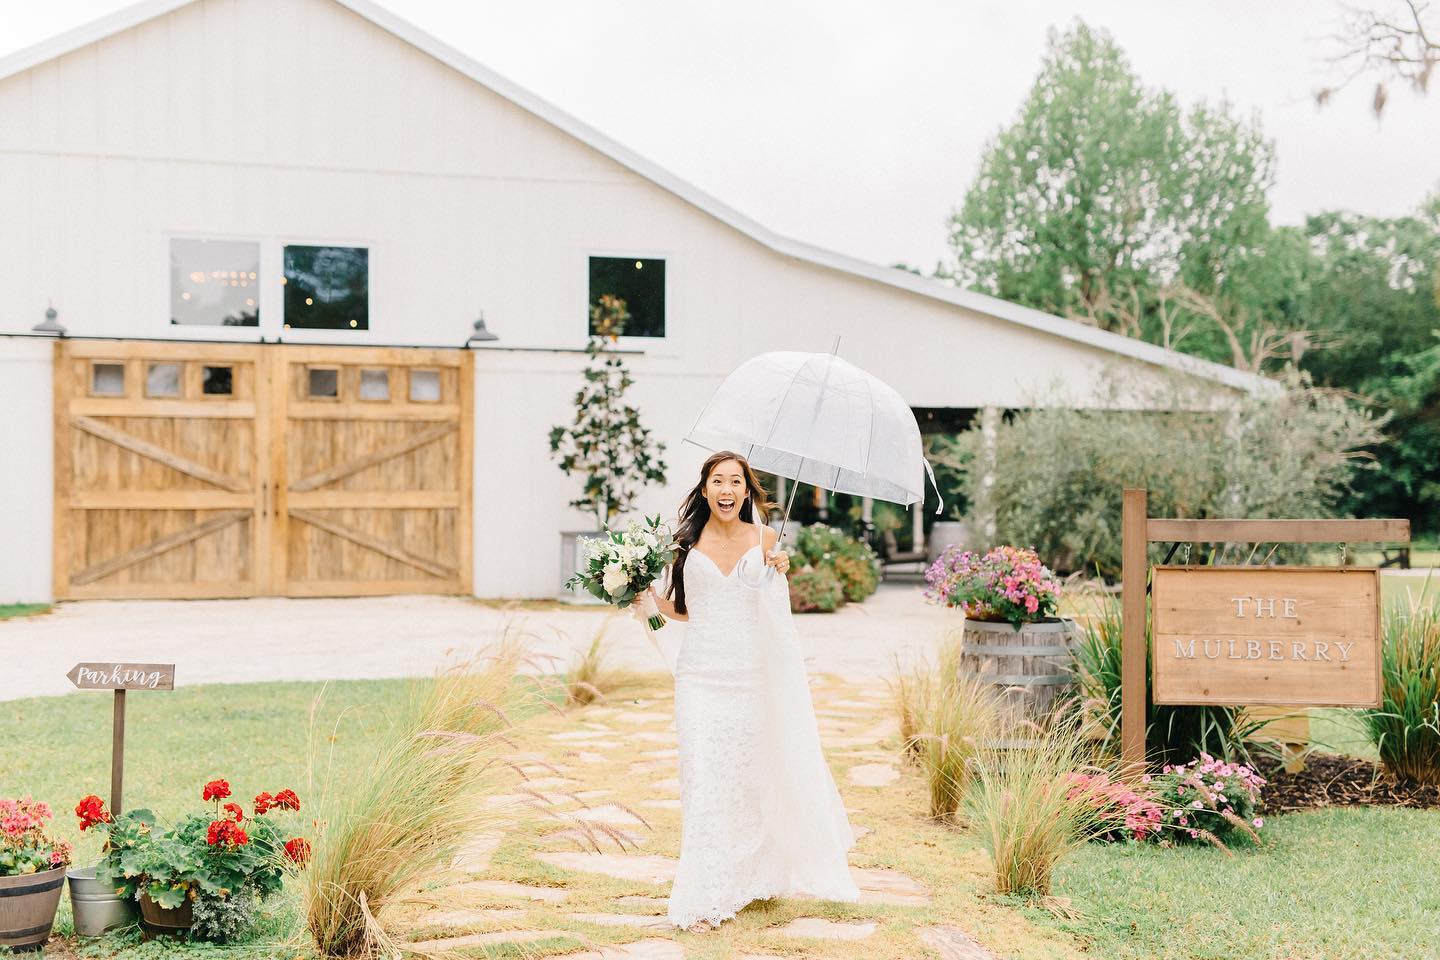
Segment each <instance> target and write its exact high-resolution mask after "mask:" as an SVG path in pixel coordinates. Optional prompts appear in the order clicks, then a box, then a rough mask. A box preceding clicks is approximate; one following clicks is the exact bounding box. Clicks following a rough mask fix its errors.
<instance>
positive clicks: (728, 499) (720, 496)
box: [705, 460, 749, 520]
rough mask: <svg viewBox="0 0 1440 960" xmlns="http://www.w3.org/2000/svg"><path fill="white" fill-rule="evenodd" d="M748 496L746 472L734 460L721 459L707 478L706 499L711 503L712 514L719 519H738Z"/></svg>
mask: <svg viewBox="0 0 1440 960" xmlns="http://www.w3.org/2000/svg"><path fill="white" fill-rule="evenodd" d="M748 496H749V491H747V490H746V489H745V473H744V471H742V470H741V469H740V464H738V463H736V462H735V461H734V460H721V461H720V462H719V463H717V464H715V467H714V469H712V470H711V471H710V476H708V477H706V478H705V501H706V502H707V503H708V504H709V505H710V513H711V515H712V516H714V517H716V518H717V519H720V520H734V519H737V518H738V517H739V516H740V508H741V507H743V506H744V505H745V499H746V497H748Z"/></svg>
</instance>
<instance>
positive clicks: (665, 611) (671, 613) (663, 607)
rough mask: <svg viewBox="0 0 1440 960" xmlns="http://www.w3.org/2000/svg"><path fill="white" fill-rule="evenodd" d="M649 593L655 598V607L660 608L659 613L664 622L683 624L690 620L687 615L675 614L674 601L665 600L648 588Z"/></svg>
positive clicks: (653, 589)
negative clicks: (677, 621) (676, 621)
mask: <svg viewBox="0 0 1440 960" xmlns="http://www.w3.org/2000/svg"><path fill="white" fill-rule="evenodd" d="M650 593H651V596H653V597H654V598H655V606H657V607H659V608H660V613H661V614H662V615H664V617H665V619H666V620H680V621H682V622H683V621H685V620H689V619H690V618H689V617H688V616H687V615H685V614H683V613H676V612H675V603H674V601H672V600H666V599H665V598H664V597H662V596H660V594H658V593H656V592H655V588H654V587H651V588H650Z"/></svg>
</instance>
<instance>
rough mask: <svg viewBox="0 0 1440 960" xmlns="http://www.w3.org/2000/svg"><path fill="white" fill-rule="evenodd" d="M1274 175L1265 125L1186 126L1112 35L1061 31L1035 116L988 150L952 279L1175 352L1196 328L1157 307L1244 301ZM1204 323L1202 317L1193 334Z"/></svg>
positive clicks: (1081, 28) (957, 225)
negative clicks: (1185, 328)
mask: <svg viewBox="0 0 1440 960" xmlns="http://www.w3.org/2000/svg"><path fill="white" fill-rule="evenodd" d="M1274 167H1275V154H1274V147H1273V145H1272V144H1271V143H1270V142H1269V141H1268V140H1266V139H1265V138H1264V136H1263V134H1262V133H1261V130H1260V128H1259V124H1258V122H1256V121H1244V120H1241V119H1239V118H1237V117H1235V116H1234V115H1233V114H1232V113H1231V112H1230V108H1229V106H1228V105H1227V104H1224V103H1221V104H1219V105H1218V106H1210V105H1207V104H1203V103H1202V104H1199V105H1197V106H1195V107H1193V108H1192V109H1191V110H1190V111H1189V112H1188V113H1186V112H1185V111H1183V110H1182V109H1181V108H1180V106H1179V105H1178V104H1177V103H1176V102H1175V99H1174V98H1173V97H1172V96H1171V95H1170V94H1169V93H1167V92H1165V91H1163V90H1150V89H1147V88H1145V87H1144V86H1143V85H1142V84H1141V82H1140V80H1139V78H1138V77H1137V76H1136V75H1135V73H1134V72H1133V71H1132V69H1131V67H1130V64H1129V62H1128V61H1127V59H1126V58H1125V55H1124V53H1123V52H1122V51H1121V50H1120V48H1119V47H1118V46H1117V45H1116V44H1115V42H1114V41H1113V40H1112V39H1111V38H1110V37H1109V35H1108V34H1106V33H1104V32H1100V31H1094V30H1091V29H1090V28H1089V27H1088V26H1086V25H1085V24H1083V23H1076V24H1075V26H1073V27H1072V28H1071V29H1069V30H1068V31H1066V32H1065V33H1064V34H1057V33H1055V32H1054V31H1052V32H1051V35H1050V48H1049V51H1048V53H1047V55H1046V58H1045V61H1044V63H1043V65H1042V67H1041V70H1040V75H1039V76H1038V77H1037V78H1036V81H1035V84H1034V86H1033V87H1032V88H1031V91H1030V95H1029V97H1028V98H1027V99H1026V101H1025V103H1024V105H1023V106H1022V107H1021V110H1020V116H1019V117H1018V118H1017V120H1016V121H1015V122H1014V123H1013V124H1012V125H1011V126H1009V127H1007V128H1006V129H1004V130H1002V131H1001V132H1000V134H999V135H998V136H997V137H996V138H995V140H993V141H992V142H991V143H990V144H989V146H988V147H987V149H986V151H985V156H984V158H983V159H982V162H981V167H980V172H979V175H978V176H977V177H976V179H975V182H974V183H973V184H972V185H971V187H970V189H969V192H968V193H967V194H966V197H965V200H964V202H963V204H962V206H961V207H960V209H959V211H958V212H957V213H956V214H955V215H954V216H953V218H952V221H951V232H950V242H951V248H952V250H953V253H954V262H953V264H952V266H951V275H952V276H953V278H954V279H955V280H956V281H957V282H959V283H960V284H962V285H965V286H969V287H973V288H977V289H981V290H984V291H987V292H989V293H993V294H995V295H996V296H999V297H1002V298H1004V299H1007V300H1012V301H1015V302H1018V303H1023V304H1026V305H1029V306H1033V307H1037V308H1039V309H1042V310H1047V311H1050V312H1052V313H1058V314H1062V315H1066V316H1071V317H1075V318H1078V319H1083V320H1086V321H1088V322H1091V323H1095V324H1097V325H1099V326H1101V327H1104V328H1105V329H1109V330H1115V331H1117V332H1122V333H1126V334H1129V335H1132V336H1145V337H1146V338H1147V339H1152V340H1155V341H1156V342H1163V340H1164V338H1165V334H1166V332H1167V329H1166V325H1167V323H1168V331H1169V332H1172V333H1173V331H1174V329H1175V327H1176V323H1177V322H1180V323H1181V324H1182V325H1184V323H1185V320H1184V318H1179V320H1178V321H1177V317H1176V316H1175V315H1174V314H1173V313H1172V314H1170V315H1169V316H1168V318H1167V317H1166V316H1163V315H1162V311H1161V310H1160V309H1159V307H1158V304H1160V303H1161V302H1162V301H1167V300H1168V301H1170V303H1171V306H1172V307H1173V308H1175V309H1178V310H1180V311H1181V313H1184V312H1185V306H1184V304H1179V303H1176V302H1175V301H1174V297H1173V296H1171V295H1170V291H1171V290H1172V289H1176V288H1183V289H1185V290H1188V291H1193V292H1194V293H1195V294H1196V295H1197V296H1202V297H1212V296H1223V297H1227V298H1234V297H1237V296H1241V295H1242V294H1243V293H1244V292H1245V289H1246V288H1245V287H1244V286H1243V284H1242V283H1241V280H1240V275H1241V273H1242V270H1243V268H1244V267H1245V265H1246V264H1247V263H1248V262H1249V261H1250V260H1251V259H1253V258H1254V256H1255V255H1256V253H1257V252H1261V251H1264V250H1265V248H1266V245H1267V243H1268V242H1269V241H1270V228H1269V224H1268V219H1267V217H1268V209H1269V206H1268V201H1267V200H1266V193H1267V191H1268V190H1269V188H1270V186H1271V184H1272V183H1273V181H1274ZM1225 302H1228V301H1225ZM1204 319H1206V318H1205V316H1203V315H1201V316H1198V317H1192V318H1190V320H1189V323H1188V325H1189V326H1190V327H1191V328H1192V335H1193V330H1194V328H1196V327H1198V326H1199V325H1200V324H1199V321H1202V320H1204ZM1217 342H1218V341H1217ZM1220 347H1221V348H1223V349H1221V351H1220V352H1222V353H1225V352H1228V348H1225V347H1224V344H1220ZM1201 352H1207V353H1210V352H1216V350H1209V351H1201Z"/></svg>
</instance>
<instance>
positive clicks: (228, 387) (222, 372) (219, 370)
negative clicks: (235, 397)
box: [200, 367, 235, 397]
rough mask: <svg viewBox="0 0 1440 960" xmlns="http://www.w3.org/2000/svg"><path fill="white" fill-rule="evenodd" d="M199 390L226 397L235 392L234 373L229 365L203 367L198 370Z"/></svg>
mask: <svg viewBox="0 0 1440 960" xmlns="http://www.w3.org/2000/svg"><path fill="white" fill-rule="evenodd" d="M200 392H201V393H208V394H210V395H211V396H216V397H228V396H230V394H232V393H234V392H235V374H234V371H233V369H232V368H230V367H205V368H203V369H202V370H201V371H200Z"/></svg>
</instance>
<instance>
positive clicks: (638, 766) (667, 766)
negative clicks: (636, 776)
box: [630, 760, 675, 773]
mask: <svg viewBox="0 0 1440 960" xmlns="http://www.w3.org/2000/svg"><path fill="white" fill-rule="evenodd" d="M674 769H675V761H674V760H641V761H639V762H638V763H632V764H630V772H631V773H656V772H658V771H660V770H674Z"/></svg>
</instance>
